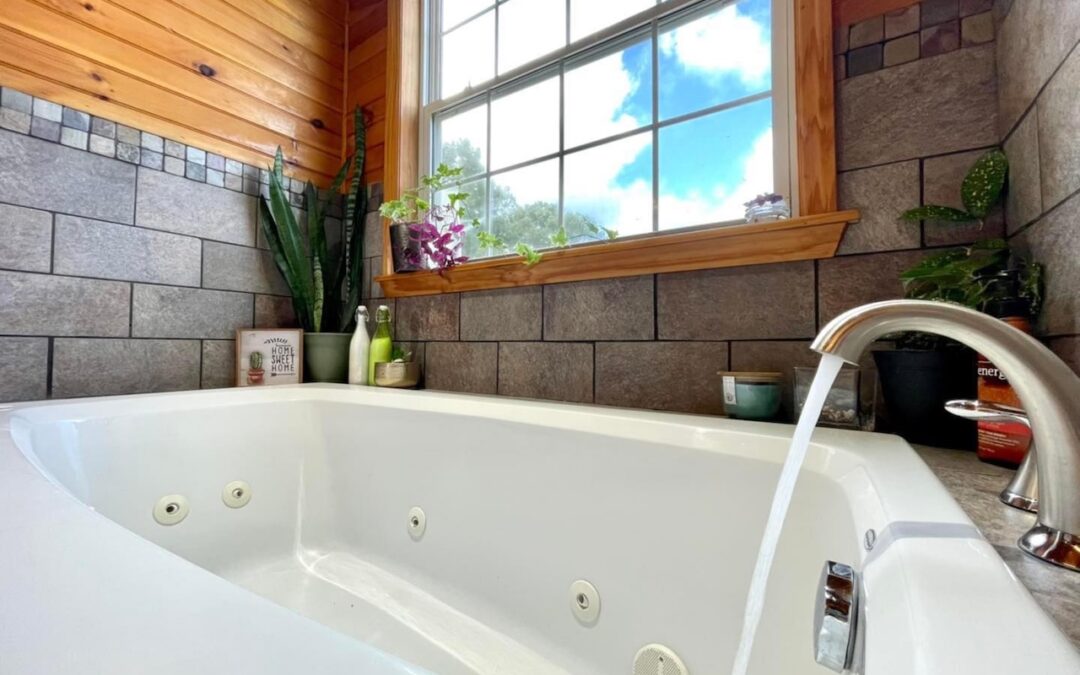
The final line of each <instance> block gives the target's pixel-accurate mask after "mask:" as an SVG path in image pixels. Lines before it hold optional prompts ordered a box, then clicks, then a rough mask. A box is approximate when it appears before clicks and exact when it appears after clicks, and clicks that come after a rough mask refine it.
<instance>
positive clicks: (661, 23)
mask: <svg viewBox="0 0 1080 675" xmlns="http://www.w3.org/2000/svg"><path fill="white" fill-rule="evenodd" d="M788 4H790V3H786V2H784V1H783V0H728V1H719V0H666V1H662V2H658V0H618V1H617V2H616V1H614V0H428V5H427V21H426V25H427V38H426V40H425V44H426V58H425V63H426V73H425V78H424V79H425V87H424V89H425V96H424V106H423V110H422V114H421V122H420V126H421V128H420V151H421V163H420V166H421V169H422V170H424V169H426V170H428V171H430V169H431V167H433V166H436V165H438V164H439V163H444V162H445V163H447V164H451V165H455V166H461V167H463V168H464V170H465V174H466V178H465V179H464V183H463V188H464V191H466V192H468V193H469V194H470V195H472V197H471V198H470V200H469V202H470V204H469V206H470V209H471V211H472V213H470V217H475V218H477V219H478V220H479V221H480V222H481V224H482V227H484V228H485V229H486V230H488V231H490V232H492V233H493V234H496V235H498V236H499V237H500V238H501V239H503V240H504V241H506V242H508V243H509V244H511V245H513V244H515V243H517V242H524V243H528V244H530V245H532V246H534V247H536V248H547V247H550V246H551V245H552V237H553V236H556V235H559V234H560V233H565V238H566V240H568V241H569V242H570V243H580V242H587V241H593V240H601V239H607V238H609V237H615V236H617V237H626V236H632V235H644V234H649V233H654V232H664V231H670V230H674V229H679V228H687V227H694V226H701V225H713V224H717V223H730V222H741V221H742V216H743V212H744V207H743V202H745V201H747V200H749V199H750V198H752V197H753V196H755V195H756V194H760V193H762V192H770V191H775V192H779V193H781V194H785V195H787V196H788V197H789V198H790V197H791V196H792V195H791V190H790V182H791V181H790V178H789V175H788V171H789V169H788V167H789V165H790V160H789V157H788V152H789V143H788V136H789V132H788V126H789V118H790V115H789V110H788V107H787V106H788V104H787V101H788V99H789V96H788V95H787V76H786V75H787V70H788V67H787V63H788V46H787V45H788V37H787V30H786V27H787V25H788V23H789V21H788V18H787V15H786V12H787V11H789V9H790V8H789V7H787V5H788ZM466 252H467V253H468V255H470V257H473V258H477V257H484V256H485V255H490V254H491V253H492V252H491V251H486V250H480V247H479V244H478V243H477V241H476V239H475V237H469V238H468V245H467V251H466Z"/></svg>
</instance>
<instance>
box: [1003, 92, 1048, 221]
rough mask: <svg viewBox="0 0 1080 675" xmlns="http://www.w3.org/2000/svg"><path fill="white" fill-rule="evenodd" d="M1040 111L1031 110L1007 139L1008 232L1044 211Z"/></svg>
mask: <svg viewBox="0 0 1080 675" xmlns="http://www.w3.org/2000/svg"><path fill="white" fill-rule="evenodd" d="M1038 120H1039V114H1038V111H1037V110H1032V111H1031V112H1030V113H1028V114H1027V116H1025V117H1024V119H1023V120H1021V122H1020V124H1019V125H1018V126H1017V127H1016V131H1014V132H1013V134H1012V135H1011V136H1009V139H1008V140H1007V141H1005V145H1004V150H1005V156H1006V157H1008V158H1009V189H1008V193H1007V194H1006V196H1005V218H1006V222H1007V224H1008V227H1009V233H1010V234H1011V233H1012V232H1015V231H1016V230H1018V229H1020V228H1021V227H1023V226H1024V225H1027V224H1028V223H1030V222H1031V221H1033V220H1035V219H1036V218H1038V217H1039V216H1040V215H1041V214H1042V212H1043V201H1042V186H1041V184H1040V181H1041V178H1040V171H1039V135H1038V134H1039V130H1038V124H1039V122H1038Z"/></svg>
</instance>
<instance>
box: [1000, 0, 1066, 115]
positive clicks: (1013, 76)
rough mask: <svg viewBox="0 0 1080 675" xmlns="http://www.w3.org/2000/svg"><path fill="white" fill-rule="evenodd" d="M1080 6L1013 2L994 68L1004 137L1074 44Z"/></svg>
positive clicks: (1061, 3)
mask: <svg viewBox="0 0 1080 675" xmlns="http://www.w3.org/2000/svg"><path fill="white" fill-rule="evenodd" d="M1078 40H1080V2H1017V3H1015V5H1014V6H1013V8H1012V10H1011V11H1010V12H1009V14H1008V16H1007V17H1005V19H1004V21H1002V22H1001V25H1000V26H999V27H998V34H997V41H996V42H995V46H996V48H997V54H998V56H997V65H998V88H999V100H1000V104H1001V107H1000V111H999V116H1000V120H999V123H1000V125H1001V135H1002V136H1004V135H1005V134H1006V133H1008V131H1009V130H1010V129H1012V128H1013V126H1015V125H1016V122H1017V120H1019V119H1020V116H1021V115H1022V114H1023V113H1024V111H1025V110H1027V109H1028V107H1029V106H1030V105H1031V102H1032V101H1034V100H1035V96H1036V94H1038V93H1039V91H1040V90H1041V89H1042V88H1043V85H1045V84H1046V83H1047V81H1049V79H1050V76H1051V75H1052V74H1053V73H1054V71H1055V70H1057V68H1058V66H1060V65H1061V63H1062V61H1064V60H1065V57H1066V56H1067V55H1068V54H1069V52H1070V51H1071V50H1073V47H1074V46H1075V45H1076V43H1077V41H1078Z"/></svg>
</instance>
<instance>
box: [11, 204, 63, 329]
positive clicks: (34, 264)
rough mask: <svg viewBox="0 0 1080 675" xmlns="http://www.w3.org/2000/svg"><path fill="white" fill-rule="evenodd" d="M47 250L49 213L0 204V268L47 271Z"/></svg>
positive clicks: (48, 259)
mask: <svg viewBox="0 0 1080 675" xmlns="http://www.w3.org/2000/svg"><path fill="white" fill-rule="evenodd" d="M51 254H52V214H51V213H46V212H45V211H37V210H35V209H26V208H22V207H19V206H7V205H5V204H0V268H4V269H9V270H21V271H24V272H48V271H49V261H50V259H51ZM0 332H4V330H3V329H2V328H0Z"/></svg>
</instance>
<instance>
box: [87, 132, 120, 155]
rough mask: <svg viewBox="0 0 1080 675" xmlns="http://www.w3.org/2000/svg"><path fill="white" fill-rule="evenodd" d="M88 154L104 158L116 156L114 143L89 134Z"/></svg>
mask: <svg viewBox="0 0 1080 675" xmlns="http://www.w3.org/2000/svg"><path fill="white" fill-rule="evenodd" d="M90 152H92V153H94V154H95V155H104V156H106V157H115V156H116V141H114V140H113V139H111V138H105V137H104V136H98V135H97V134H90Z"/></svg>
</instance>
